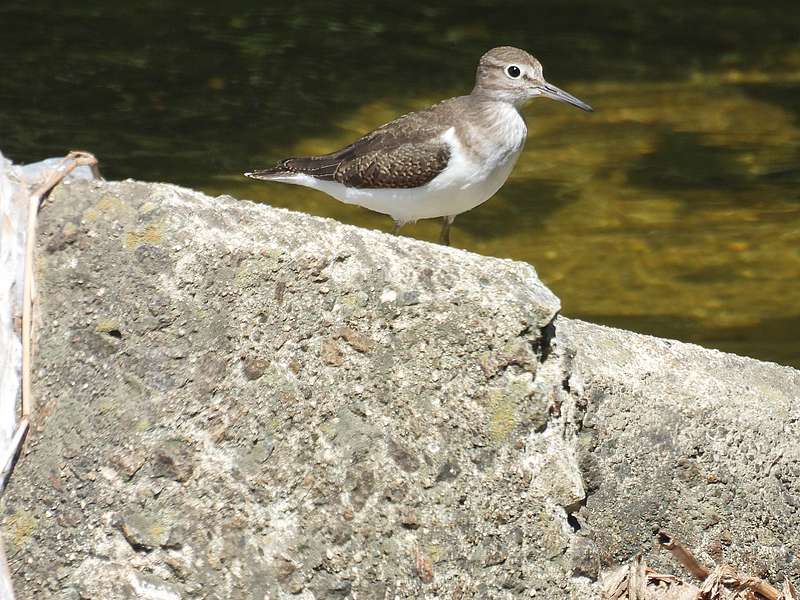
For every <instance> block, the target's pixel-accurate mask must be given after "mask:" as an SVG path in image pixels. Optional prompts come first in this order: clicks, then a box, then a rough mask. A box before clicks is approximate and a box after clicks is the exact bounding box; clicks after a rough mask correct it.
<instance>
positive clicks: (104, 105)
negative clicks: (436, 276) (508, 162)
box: [0, 0, 800, 366]
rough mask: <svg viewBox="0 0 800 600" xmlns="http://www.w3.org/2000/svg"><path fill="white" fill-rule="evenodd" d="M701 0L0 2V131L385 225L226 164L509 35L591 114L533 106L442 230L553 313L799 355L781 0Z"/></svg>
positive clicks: (310, 146) (308, 145)
mask: <svg viewBox="0 0 800 600" xmlns="http://www.w3.org/2000/svg"><path fill="white" fill-rule="evenodd" d="M710 4H721V3H694V4H689V3H685V2H677V1H667V2H660V3H642V2H637V1H635V0H624V1H623V0H617V1H614V0H611V1H603V2H599V1H582V2H563V1H552V0H551V1H548V2H531V1H526V2H502V3H501V2H491V1H483V2H478V1H460V2H449V3H444V4H443V3H436V4H431V5H430V6H424V5H420V4H419V3H410V2H402V3H401V2H383V3H380V4H376V5H374V6H369V5H364V4H363V3H357V4H356V3H343V2H322V1H298V2H293V3H275V4H270V3H268V2H264V1H263V0H262V1H259V2H255V1H249V0H248V1H243V0H231V1H229V2H227V3H224V5H220V4H219V3H217V2H214V3H211V2H205V1H193V2H176V1H166V2H162V1H159V2H155V1H149V2H136V3H133V2H131V3H124V4H123V5H122V6H111V3H107V2H98V1H96V0H89V1H83V2H80V3H74V4H72V5H70V6H66V3H63V2H55V1H53V0H49V1H47V0H40V1H36V2H28V1H26V2H22V1H19V0H4V2H2V3H0V61H1V62H0V67H2V71H3V76H2V83H1V84H0V149H2V150H3V152H4V153H5V154H7V155H8V156H10V157H11V158H12V159H14V160H16V161H19V162H25V161H32V160H38V159H40V158H42V157H45V156H54V155H60V154H62V153H63V152H64V151H65V150H67V149H70V148H73V147H80V148H85V149H88V150H91V151H93V152H95V153H96V154H97V155H98V156H99V157H100V159H101V161H102V167H103V170H104V173H105V175H106V176H107V177H109V178H114V179H117V178H126V177H133V178H137V179H145V180H159V181H170V182H175V183H179V184H183V185H187V186H192V187H195V188H199V189H202V190H204V191H206V192H208V193H211V194H223V193H225V194H232V195H234V196H238V197H246V198H251V199H254V200H260V201H264V202H268V203H270V204H273V205H276V206H283V207H289V208H294V209H297V210H302V211H305V212H309V213H312V214H317V215H325V216H330V217H334V218H336V219H339V220H341V221H343V222H347V223H354V224H358V225H363V226H367V227H378V228H382V229H384V230H388V229H389V226H390V223H389V219H388V218H386V217H382V216H380V215H375V214H372V213H369V212H367V211H365V210H363V209H360V208H357V207H351V206H345V205H342V204H339V203H337V202H336V201H334V200H332V199H330V198H328V197H326V196H324V195H322V194H320V193H317V192H314V191H311V190H306V189H302V188H293V187H290V186H282V185H279V184H267V183H260V182H255V181H250V180H245V179H244V178H242V177H241V176H240V175H239V174H240V173H241V172H242V171H244V170H249V169H252V168H258V167H264V166H267V165H269V164H270V163H271V162H272V161H273V160H275V159H278V158H281V157H283V156H285V155H288V154H294V153H302V152H326V151H331V150H334V149H336V148H337V147H338V146H340V145H342V144H344V143H346V142H349V141H351V140H352V139H353V138H355V137H356V136H358V135H359V134H361V133H364V132H366V131H368V130H369V129H371V128H373V127H375V126H377V125H379V124H381V123H383V122H385V121H387V120H390V119H392V118H394V117H395V116H397V115H399V114H400V113H402V112H405V111H408V110H411V109H415V108H420V107H423V106H425V105H426V104H429V103H431V102H434V101H436V100H439V99H441V98H444V97H447V96H450V95H456V94H461V93H465V92H468V91H469V89H470V88H471V86H472V78H473V73H474V69H475V63H476V60H477V58H478V57H479V56H480V55H481V54H482V53H483V52H484V51H485V50H486V49H488V48H490V47H492V46H495V45H501V44H512V45H517V46H520V47H523V48H526V49H528V50H530V51H531V52H533V53H534V54H535V55H536V56H537V57H539V58H540V59H541V61H542V63H543V64H544V67H545V74H546V75H547V77H548V79H549V80H550V81H552V82H553V83H555V84H557V85H559V86H561V87H563V88H565V89H566V90H568V91H570V92H571V93H573V94H575V95H577V96H579V97H580V98H582V99H584V100H586V101H587V102H589V103H590V104H592V105H593V106H594V107H595V109H596V112H595V113H594V114H585V113H582V112H581V111H579V110H577V109H574V108H571V107H568V106H566V105H563V104H558V103H555V102H550V101H547V100H537V101H536V102H534V103H532V104H531V105H530V106H529V107H528V108H527V109H526V110H525V116H526V118H527V119H528V125H529V130H530V136H529V140H528V144H527V146H526V150H525V152H524V153H523V155H522V156H521V158H520V160H519V163H518V164H517V167H516V169H515V171H514V173H513V174H512V176H511V178H510V179H509V181H508V183H507V184H506V185H505V187H503V189H502V190H501V191H500V192H499V193H498V194H497V196H495V197H494V198H493V199H492V200H490V201H489V202H487V203H486V204H484V205H483V206H481V207H479V208H477V209H475V210H473V211H471V212H469V213H467V214H465V215H462V216H460V217H459V218H458V219H457V220H456V222H455V225H454V230H453V234H452V238H453V243H454V245H456V246H459V247H462V248H466V249H469V250H473V251H476V252H480V253H484V254H492V255H496V256H505V257H512V258H516V259H520V260H525V261H528V262H530V263H532V264H533V265H535V266H536V268H537V270H538V271H539V274H540V275H541V277H542V279H543V280H544V281H545V282H546V283H547V284H548V285H549V286H550V287H551V288H552V289H553V290H554V291H555V292H556V293H557V294H558V295H559V296H560V297H561V299H562V302H563V307H564V308H563V312H564V314H566V315H568V316H573V317H580V318H583V319H587V320H591V321H596V322H601V323H608V324H611V325H616V326H620V327H625V328H628V329H633V330H636V331H641V332H645V333H651V334H655V335H660V336H667V337H674V338H678V339H682V340H686V341H692V342H696V343H699V344H702V345H705V346H709V347H714V348H720V349H724V350H728V351H733V352H737V353H740V354H746V355H750V356H754V357H757V358H762V359H766V360H774V361H777V362H781V363H784V364H791V365H794V366H800V346H798V342H797V339H798V337H800V285H798V281H799V280H800V122H799V121H798V119H800V8H798V7H797V3H796V2H784V1H778V2H758V3H757V2H727V3H725V5H724V6H721V5H720V6H709V5H710ZM437 232H438V223H434V222H421V223H419V224H418V225H416V226H413V227H408V228H407V229H406V230H404V233H406V234H407V235H413V236H415V237H419V238H422V239H429V240H432V239H435V238H436V235H437Z"/></svg>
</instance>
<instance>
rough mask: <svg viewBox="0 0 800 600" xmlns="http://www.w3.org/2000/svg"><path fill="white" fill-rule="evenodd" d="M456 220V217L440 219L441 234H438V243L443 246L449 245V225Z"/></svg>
mask: <svg viewBox="0 0 800 600" xmlns="http://www.w3.org/2000/svg"><path fill="white" fill-rule="evenodd" d="M455 220H456V216H455V215H452V216H449V217H442V232H441V233H440V234H439V243H440V244H443V245H445V246H449V245H450V225H452V224H453V221H455Z"/></svg>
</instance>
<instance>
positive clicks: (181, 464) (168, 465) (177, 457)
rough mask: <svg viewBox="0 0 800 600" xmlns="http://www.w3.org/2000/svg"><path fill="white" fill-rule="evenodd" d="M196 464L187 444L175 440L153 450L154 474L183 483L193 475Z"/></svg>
mask: <svg viewBox="0 0 800 600" xmlns="http://www.w3.org/2000/svg"><path fill="white" fill-rule="evenodd" d="M193 471H194V464H193V463H192V454H191V450H190V448H189V447H188V445H187V444H185V443H183V442H180V441H177V440H173V441H170V442H167V443H166V444H164V445H162V446H160V447H158V448H156V449H155V451H154V452H153V476H154V477H167V478H169V479H174V480H175V481H178V482H181V483H183V482H184V481H186V480H188V479H189V477H191V476H192V472H193Z"/></svg>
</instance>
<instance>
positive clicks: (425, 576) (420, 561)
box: [414, 548, 433, 583]
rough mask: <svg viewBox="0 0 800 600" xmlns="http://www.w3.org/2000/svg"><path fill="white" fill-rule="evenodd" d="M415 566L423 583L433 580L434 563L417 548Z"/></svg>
mask: <svg viewBox="0 0 800 600" xmlns="http://www.w3.org/2000/svg"><path fill="white" fill-rule="evenodd" d="M414 566H415V568H416V571H417V577H419V579H420V581H421V582H422V583H430V582H432V581H433V564H432V563H431V561H430V559H429V558H427V557H426V556H425V555H424V554H423V553H422V551H421V550H420V549H419V548H417V549H416V550H415V555H414Z"/></svg>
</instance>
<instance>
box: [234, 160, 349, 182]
mask: <svg viewBox="0 0 800 600" xmlns="http://www.w3.org/2000/svg"><path fill="white" fill-rule="evenodd" d="M341 162H342V159H341V158H340V157H339V156H338V155H337V154H326V155H324V156H298V157H295V158H287V159H285V160H282V161H281V162H279V163H278V164H277V165H275V166H274V167H270V168H268V169H263V170H261V171H251V172H249V173H245V175H246V176H247V177H252V178H253V179H266V180H273V181H274V180H286V179H289V178H293V177H296V176H298V175H301V174H302V175H309V176H311V177H315V178H316V179H323V180H333V178H334V175H335V173H336V169H337V168H338V167H339V165H340V164H341Z"/></svg>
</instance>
